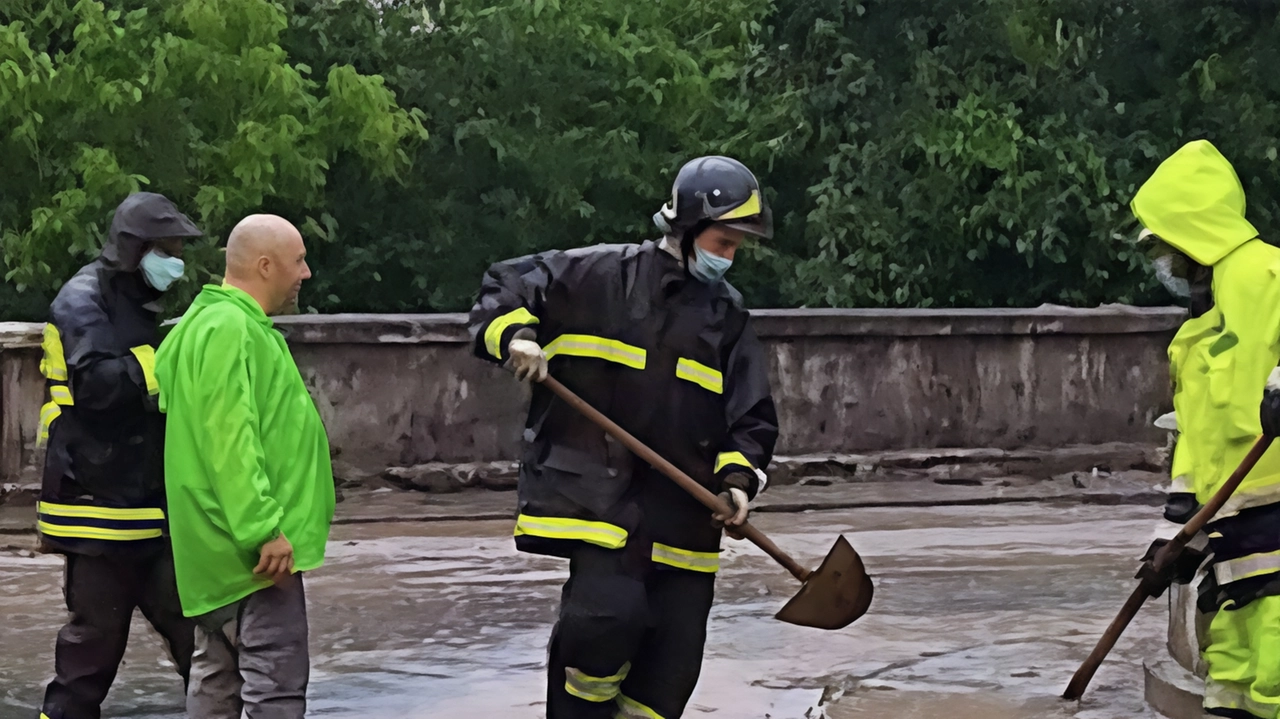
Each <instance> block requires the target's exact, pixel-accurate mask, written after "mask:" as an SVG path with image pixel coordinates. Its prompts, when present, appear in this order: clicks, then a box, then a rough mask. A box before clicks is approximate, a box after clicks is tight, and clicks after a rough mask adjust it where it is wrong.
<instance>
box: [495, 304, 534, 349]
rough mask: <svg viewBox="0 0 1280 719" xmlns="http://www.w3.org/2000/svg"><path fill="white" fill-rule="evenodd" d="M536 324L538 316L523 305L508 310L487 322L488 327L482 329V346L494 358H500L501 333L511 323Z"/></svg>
mask: <svg viewBox="0 0 1280 719" xmlns="http://www.w3.org/2000/svg"><path fill="white" fill-rule="evenodd" d="M536 324H538V318H537V317H534V316H533V313H532V312H530V311H529V310H526V309H525V308H523V307H521V308H520V309H518V310H513V311H511V312H508V313H506V314H505V315H502V316H501V317H499V318H497V319H496V320H494V321H492V322H490V323H489V328H488V329H486V330H485V331H484V348H485V349H486V350H488V352H489V354H491V355H493V358H494V359H502V333H504V332H506V331H507V328H508V327H510V326H512V325H536Z"/></svg>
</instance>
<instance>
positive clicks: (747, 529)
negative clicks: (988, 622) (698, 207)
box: [542, 377, 874, 629]
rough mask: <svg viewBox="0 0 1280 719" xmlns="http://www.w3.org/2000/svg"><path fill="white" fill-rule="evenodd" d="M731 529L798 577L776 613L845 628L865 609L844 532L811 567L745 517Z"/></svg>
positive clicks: (622, 436) (866, 594)
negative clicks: (792, 592) (796, 586)
mask: <svg viewBox="0 0 1280 719" xmlns="http://www.w3.org/2000/svg"><path fill="white" fill-rule="evenodd" d="M542 384H543V386H545V387H546V388H547V389H550V390H551V391H552V392H553V393H555V395H556V396H557V397H559V398H560V399H562V400H564V401H565V402H566V403H567V404H568V405H569V406H570V407H573V408H574V409H576V410H578V411H579V412H581V413H582V414H584V415H586V417H587V418H588V419H590V420H591V421H593V422H595V423H596V424H598V425H600V427H601V428H602V429H604V431H606V432H608V433H609V434H610V435H612V436H613V438H614V439H616V440H618V441H619V442H621V443H622V444H623V445H624V446H626V448H627V449H629V450H631V451H632V453H634V454H635V455H636V456H638V457H640V459H643V460H644V461H646V462H648V463H649V464H650V465H652V466H653V467H654V468H656V469H657V470H658V471H660V472H662V473H663V474H665V475H667V476H668V477H670V478H671V480H672V481H674V482H675V483H676V484H678V485H680V488H681V489H683V490H684V491H686V492H688V493H689V494H692V495H693V497H694V499H697V500H698V501H699V502H701V503H702V504H704V505H706V507H707V508H708V509H710V510H712V511H713V512H716V513H718V514H733V510H732V508H730V507H729V505H727V504H725V503H724V501H722V500H721V499H720V498H719V497H717V496H716V495H714V494H712V493H711V492H710V490H708V489H707V488H705V487H703V486H702V485H701V484H698V483H697V481H695V480H694V479H693V478H692V477H690V476H689V475H687V474H685V473H684V472H681V471H680V470H679V469H678V468H676V466H675V465H674V464H671V463H670V462H668V461H667V460H665V459H663V458H662V457H661V456H659V455H658V453H657V452H654V451H653V450H652V449H649V448H648V447H646V446H645V445H644V443H642V442H641V441H640V440H638V439H636V438H635V437H632V436H631V435H630V434H629V433H628V432H627V431H626V430H625V429H623V428H621V427H619V426H618V425H617V424H615V423H614V422H613V421H612V420H610V419H609V418H608V417H606V416H604V415H603V414H601V413H600V412H599V411H598V410H596V408H595V407H592V406H591V405H589V404H587V403H586V402H585V401H584V400H583V399H582V398H581V397H579V396H578V395H576V394H574V393H573V392H571V391H570V390H569V389H568V388H567V387H565V386H564V385H562V384H560V382H558V381H557V380H556V379H555V378H552V377H548V378H546V379H544V380H543V381H542ZM734 531H735V532H737V533H738V534H741V535H742V536H743V537H745V538H746V539H750V540H751V543H752V544H755V545H756V546H757V547H759V548H761V549H763V550H764V552H765V554H768V555H769V556H770V557H773V559H774V560H775V561H777V562H778V564H781V565H782V566H783V567H785V568H786V570H787V571H788V572H791V575H792V576H793V577H795V578H796V579H798V580H800V582H801V587H800V591H799V592H797V593H796V595H795V596H794V597H792V598H791V601H789V602H787V604H786V606H784V607H783V608H782V610H781V611H779V612H778V613H777V615H775V616H776V618H777V619H781V620H782V621H784V622H790V623H791V624H799V625H800V626H802V627H816V628H818V629H843V628H844V627H847V626H849V624H851V623H852V622H853V621H854V620H855V619H857V618H858V617H861V616H862V615H863V614H866V613H867V607H869V606H871V595H872V593H873V591H874V588H873V587H872V585H871V577H870V576H868V575H867V570H866V568H865V567H864V566H863V565H862V558H861V557H859V556H858V553H857V552H856V551H854V549H853V546H852V545H850V544H849V542H848V540H846V539H845V538H844V536H843V535H842V536H841V537H840V538H839V539H837V540H836V544H835V546H834V547H832V548H831V551H830V552H827V557H826V559H823V560H822V564H820V565H819V566H818V568H817V570H815V571H809V570H808V569H805V568H804V567H802V566H800V565H799V564H798V563H797V562H796V560H794V559H792V558H791V557H790V556H789V555H787V553H786V552H784V551H782V550H781V549H779V548H778V545H776V544H774V543H773V542H772V541H771V540H770V539H769V538H768V537H766V536H765V535H764V533H763V532H761V531H760V530H759V529H756V528H755V527H753V526H751V524H749V523H747V522H743V523H742V525H741V526H738V527H734Z"/></svg>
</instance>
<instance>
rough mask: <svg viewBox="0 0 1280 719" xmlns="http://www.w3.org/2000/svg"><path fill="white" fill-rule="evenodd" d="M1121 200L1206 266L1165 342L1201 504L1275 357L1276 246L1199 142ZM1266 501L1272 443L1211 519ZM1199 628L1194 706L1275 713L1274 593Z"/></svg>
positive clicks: (1276, 465)
mask: <svg viewBox="0 0 1280 719" xmlns="http://www.w3.org/2000/svg"><path fill="white" fill-rule="evenodd" d="M1132 208H1133V212H1134V214H1135V215H1136V216H1137V217H1138V220H1139V221H1141V222H1142V224H1143V226H1144V227H1146V228H1147V229H1149V230H1151V231H1152V232H1153V233H1154V234H1156V235H1157V236H1158V237H1159V238H1160V239H1161V240H1163V241H1164V242H1166V243H1168V244H1170V245H1172V246H1173V247H1175V248H1177V249H1178V250H1180V251H1182V252H1183V253H1184V254H1186V255H1187V256H1189V257H1190V258H1191V259H1193V260H1195V261H1196V262H1198V263H1200V264H1202V265H1205V266H1212V267H1213V298H1214V306H1213V309H1211V310H1210V311H1209V312H1207V313H1206V314H1204V315H1202V316H1200V317H1197V318H1194V319H1191V320H1188V321H1187V322H1186V323H1185V324H1184V325H1183V326H1182V328H1181V329H1180V330H1179V331H1178V334H1177V336H1175V337H1174V339H1173V342H1172V343H1171V344H1170V346H1169V363H1170V376H1171V377H1172V378H1173V383H1174V396H1173V404H1174V409H1175V410H1176V411H1177V416H1178V427H1179V429H1180V430H1181V432H1182V435H1181V437H1180V438H1179V441H1178V445H1177V449H1176V450H1175V455H1174V471H1173V475H1174V476H1180V475H1188V476H1190V477H1191V479H1192V482H1193V484H1194V486H1195V490H1196V498H1197V499H1198V500H1199V501H1200V502H1201V503H1203V502H1205V501H1206V500H1208V499H1209V498H1210V497H1211V496H1212V495H1213V493H1214V492H1216V491H1217V489H1218V488H1219V487H1221V486H1222V483H1223V482H1225V481H1226V479H1227V478H1228V477H1229V476H1230V475H1231V473H1232V472H1233V471H1234V470H1235V468H1236V467H1237V466H1238V465H1239V463H1240V461H1241V460H1242V459H1243V458H1244V456H1245V454H1247V453H1248V451H1249V448H1250V446H1251V445H1252V444H1253V442H1254V441H1255V440H1256V439H1257V438H1258V436H1259V435H1260V434H1261V433H1262V426H1261V423H1260V421H1259V419H1258V406H1259V404H1260V403H1261V401H1262V390H1263V386H1264V385H1265V384H1266V380H1267V376H1268V375H1269V374H1270V372H1271V370H1272V369H1273V368H1275V367H1276V365H1277V363H1278V362H1280V249H1277V248H1275V247H1272V246H1271V245H1268V244H1266V243H1264V242H1263V241H1262V240H1260V239H1258V232H1257V230H1256V229H1254V227H1253V225H1251V224H1249V222H1248V221H1247V220H1246V219H1245V215H1244V213H1245V198H1244V188H1243V187H1242V185H1241V184H1240V180H1239V178H1238V177H1237V176H1236V173H1235V170H1234V169H1233V168H1232V167H1231V164H1230V163H1229V162H1227V160H1226V158H1224V157H1223V156H1222V154H1221V153H1219V152H1218V150H1217V148H1215V147H1214V146H1213V145H1212V144H1210V143H1209V142H1207V141H1203V140H1199V141H1196V142H1192V143H1189V144H1187V145H1185V146H1183V147H1182V148H1181V149H1180V150H1178V151H1177V152H1176V153H1174V154H1173V155H1172V156H1171V157H1169V158H1168V159H1167V160H1165V161H1164V162H1163V163H1161V165H1160V167H1159V168H1157V169H1156V171H1155V173H1154V174H1153V175H1152V176H1151V179H1149V180H1147V182H1146V183H1145V184H1143V186H1142V187H1141V188H1140V189H1139V190H1138V194H1137V195H1136V196H1135V197H1134V199H1133V204H1132ZM1276 502H1280V449H1277V447H1273V448H1272V449H1271V450H1269V451H1268V452H1267V453H1266V454H1265V455H1264V456H1263V458H1262V460H1261V461H1260V462H1259V463H1258V465H1257V466H1256V467H1255V468H1254V470H1253V471H1252V472H1251V473H1250V474H1249V476H1248V477H1247V478H1246V479H1245V481H1244V483H1243V484H1241V485H1240V488H1239V489H1238V490H1237V491H1236V493H1235V495H1234V496H1233V497H1232V499H1231V501H1230V502H1228V504H1227V506H1225V507H1224V508H1223V510H1222V511H1221V512H1219V514H1218V518H1222V517H1226V516H1230V515H1232V514H1235V513H1238V512H1239V511H1241V510H1242V509H1246V508H1250V507H1260V506H1265V505H1269V504H1274V503H1276ZM1277 549H1280V547H1278V548H1277ZM1209 634H1210V645H1209V647H1208V648H1207V649H1206V650H1205V653H1204V657H1205V660H1206V662H1207V663H1208V666H1209V677H1208V679H1207V681H1206V692H1205V707H1206V708H1234V709H1243V710H1245V711H1248V712H1250V713H1252V714H1255V715H1257V716H1259V717H1265V718H1266V719H1277V718H1280V597H1278V596H1269V597H1263V598H1261V599H1257V600H1254V601H1252V602H1250V603H1249V604H1248V605H1246V606H1243V607H1235V606H1232V605H1230V604H1228V605H1226V606H1224V607H1223V608H1222V611H1219V612H1218V613H1217V615H1216V616H1215V618H1214V619H1213V622H1212V624H1211V625H1210V628H1209Z"/></svg>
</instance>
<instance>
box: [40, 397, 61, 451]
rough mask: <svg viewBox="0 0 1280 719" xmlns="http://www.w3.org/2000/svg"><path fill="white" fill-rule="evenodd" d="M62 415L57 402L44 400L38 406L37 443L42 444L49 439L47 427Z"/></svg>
mask: <svg viewBox="0 0 1280 719" xmlns="http://www.w3.org/2000/svg"><path fill="white" fill-rule="evenodd" d="M61 416H62V408H61V407H59V406H58V403H57V402H46V403H45V404H44V406H43V407H41V408H40V434H39V436H38V437H36V444H37V445H44V443H45V442H46V441H48V439H49V428H50V427H51V426H53V421H54V420H55V419H57V418H59V417H61Z"/></svg>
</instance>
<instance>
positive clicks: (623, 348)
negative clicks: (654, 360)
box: [545, 335, 647, 369]
mask: <svg viewBox="0 0 1280 719" xmlns="http://www.w3.org/2000/svg"><path fill="white" fill-rule="evenodd" d="M545 351H546V353H547V359H551V358H552V357H555V356H556V355H572V356H574V357H594V358H596V359H602V360H608V361H610V362H617V363H618V364H622V365H626V366H628V367H631V368H632V369H644V366H645V360H646V358H647V355H646V354H645V351H644V350H643V349H640V348H639V347H634V346H632V345H629V344H627V343H625V342H619V341H617V340H611V339H605V338H604V337H596V336H594V335H560V336H559V337H557V338H555V339H554V340H552V341H551V344H549V345H547V346H546V348H545Z"/></svg>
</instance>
